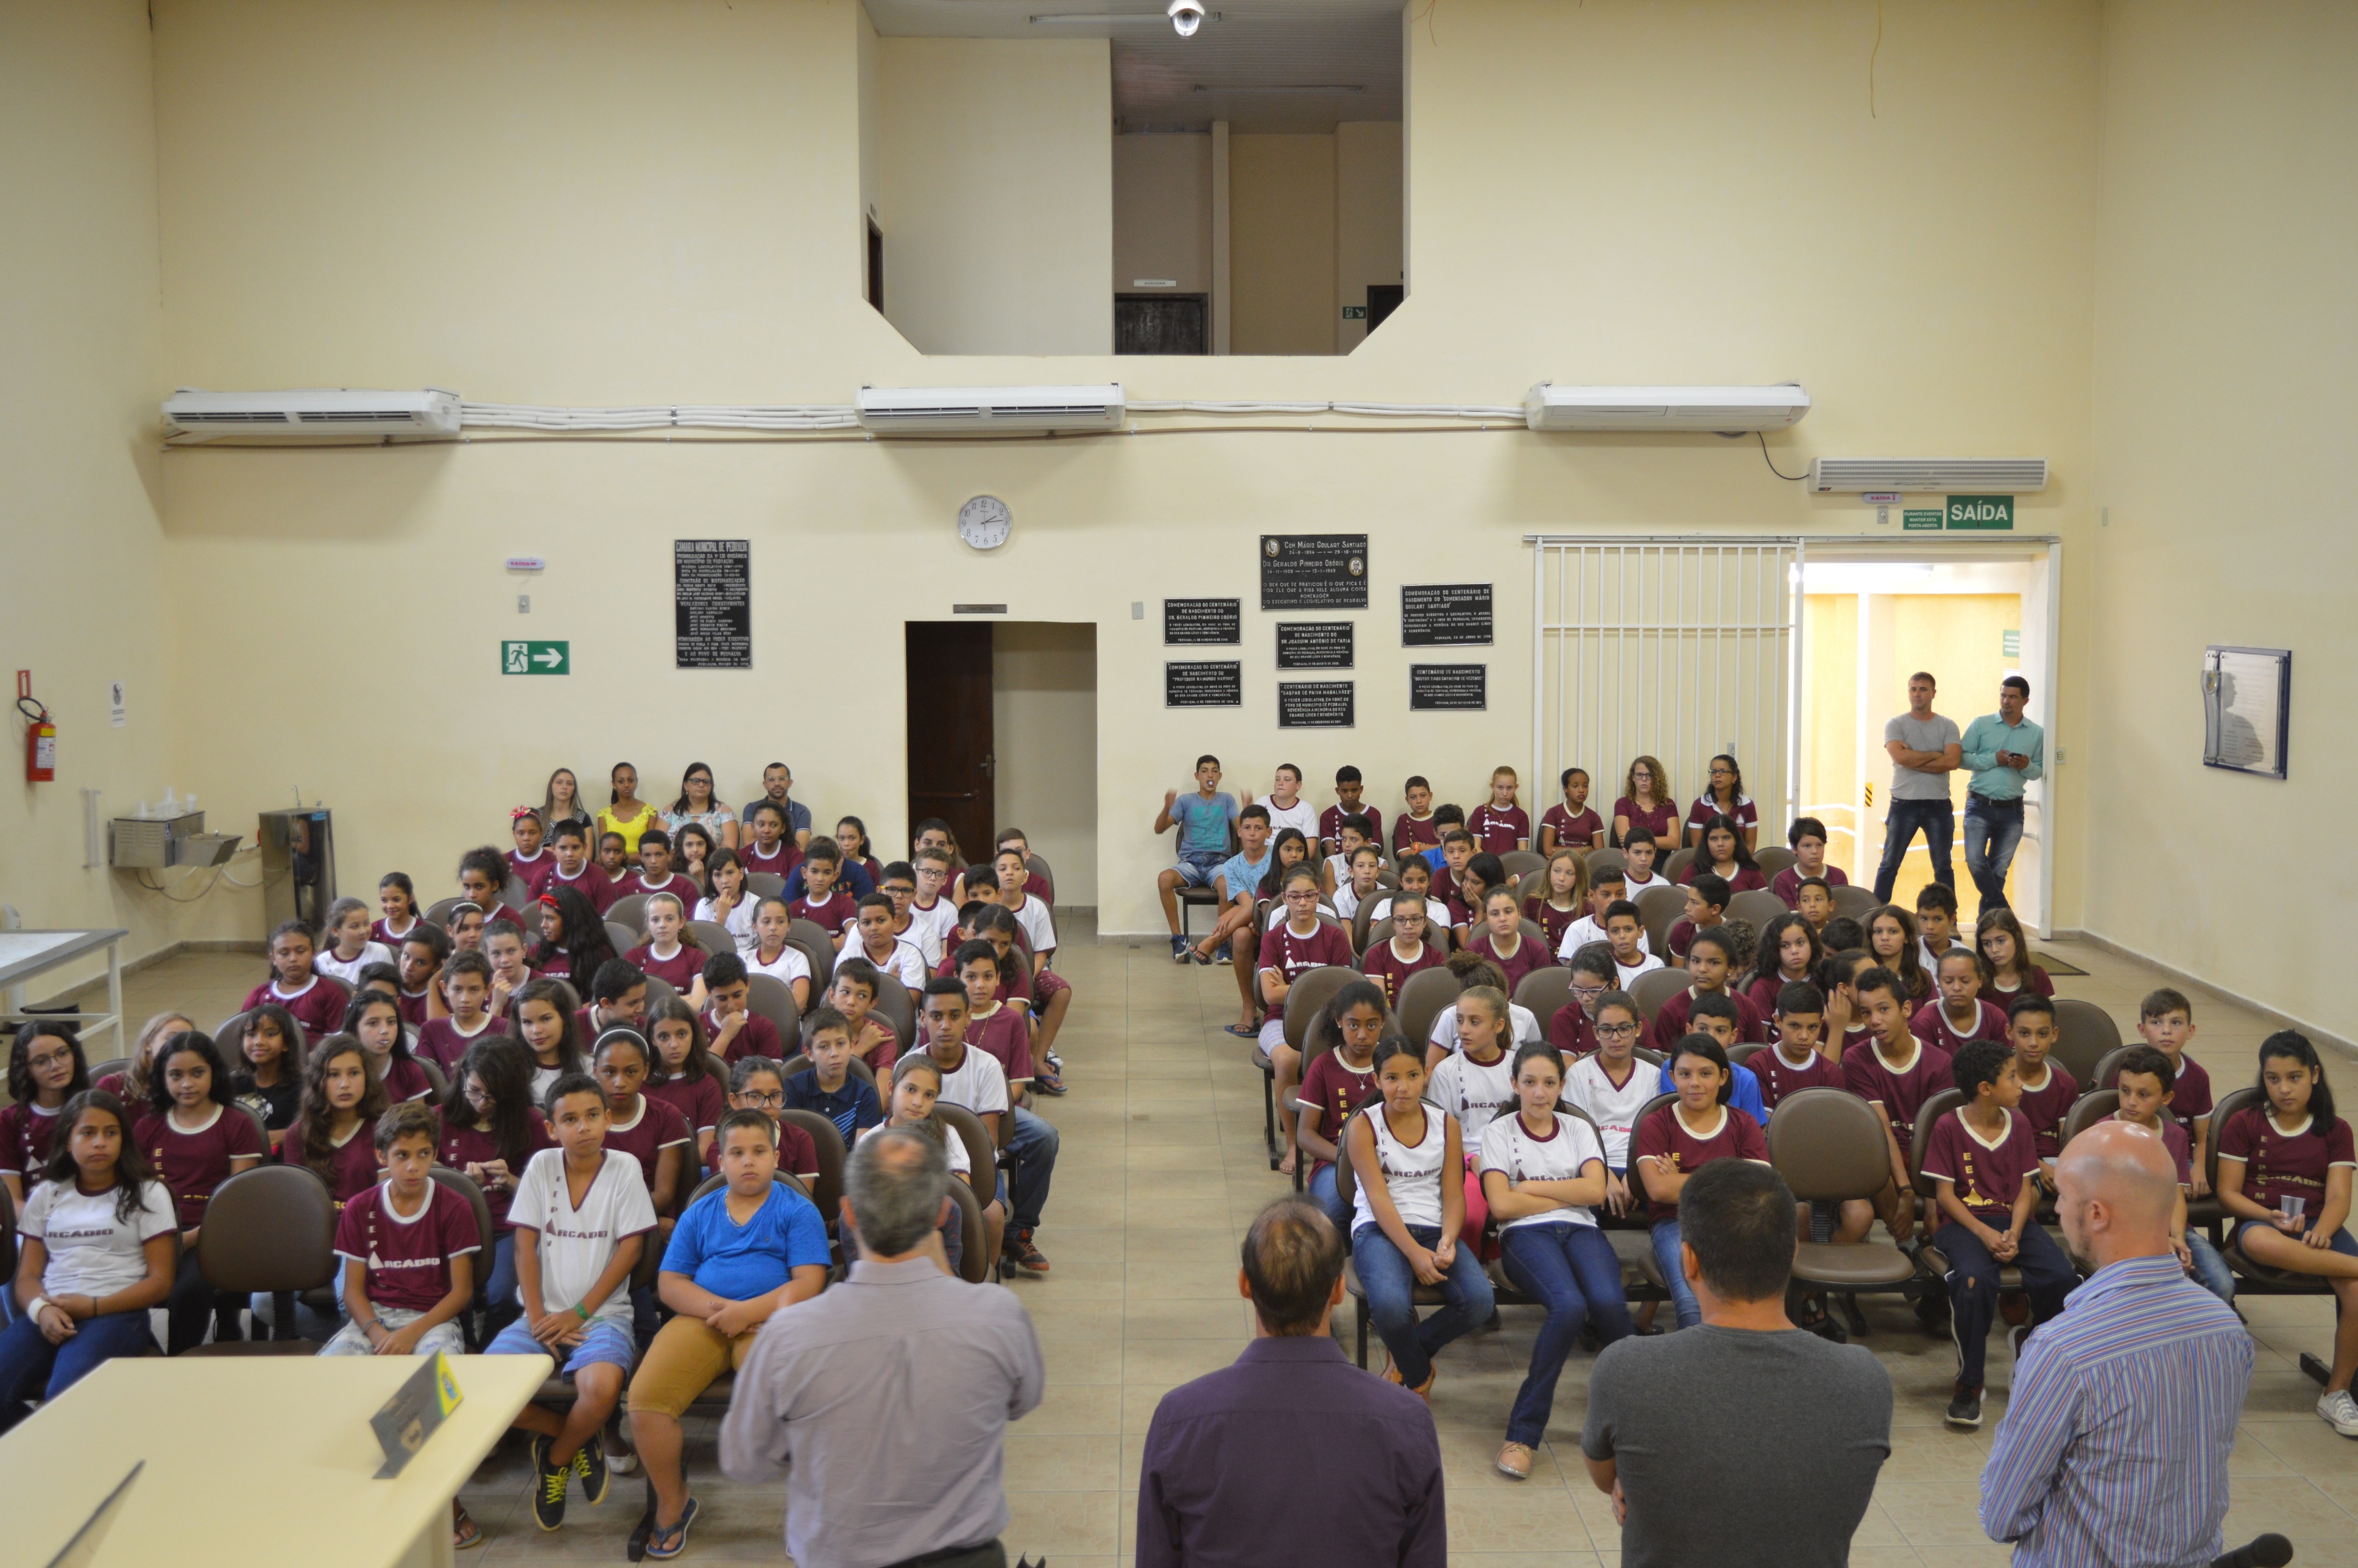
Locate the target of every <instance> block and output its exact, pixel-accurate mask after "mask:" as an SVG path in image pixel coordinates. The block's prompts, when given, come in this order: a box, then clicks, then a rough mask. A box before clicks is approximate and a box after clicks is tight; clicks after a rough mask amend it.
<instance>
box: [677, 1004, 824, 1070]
mask: <svg viewBox="0 0 2358 1568" xmlns="http://www.w3.org/2000/svg"><path fill="white" fill-rule="evenodd" d="M744 1016H745V1022H742V1023H741V1024H739V1025H738V1026H737V1033H736V1034H735V1036H734V1037H732V1038H731V1039H730V1042H729V1044H728V1047H727V1048H726V1049H725V1050H723V1051H722V1052H721V1053H720V1059H721V1060H722V1061H724V1062H726V1063H728V1064H729V1065H730V1066H732V1067H733V1066H735V1065H737V1064H738V1063H740V1062H741V1061H743V1060H744V1059H745V1058H746V1057H748V1056H766V1057H767V1058H769V1059H770V1060H771V1061H773V1062H783V1061H784V1060H785V1059H786V1049H785V1042H784V1041H783V1040H781V1039H780V1038H779V1037H778V1026H777V1025H776V1024H774V1023H773V1022H770V1021H769V1020H768V1019H766V1018H763V1016H762V1015H761V1014H760V1013H758V1012H752V1011H749V1012H747V1013H746V1014H745V1015H744ZM697 1022H698V1025H699V1026H700V1027H701V1028H702V1029H703V1031H704V1038H705V1039H706V1040H707V1041H715V1040H718V1039H719V1038H720V1015H719V1013H716V1012H710V1011H708V1012H706V1013H705V1014H704V1015H703V1016H702V1017H700V1018H698V1020H697ZM797 1044H799V1043H797ZM706 1049H707V1050H709V1049H711V1047H710V1046H709V1045H707V1046H706Z"/></svg>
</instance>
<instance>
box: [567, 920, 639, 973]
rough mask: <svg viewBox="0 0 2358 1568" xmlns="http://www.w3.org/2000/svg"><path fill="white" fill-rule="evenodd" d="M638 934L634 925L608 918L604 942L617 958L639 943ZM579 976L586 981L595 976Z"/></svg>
mask: <svg viewBox="0 0 2358 1568" xmlns="http://www.w3.org/2000/svg"><path fill="white" fill-rule="evenodd" d="M640 935H641V933H640V931H639V929H638V927H637V926H635V925H625V924H623V923H622V921H619V920H610V921H608V922H606V943H607V946H611V947H612V948H613V949H614V957H617V958H619V957H622V955H624V954H625V953H628V952H629V951H630V950H631V949H632V948H633V947H635V946H638V945H639V937H640ZM581 978H582V979H583V980H585V981H587V980H590V979H596V978H597V977H595V976H594V975H584V976H582V977H581Z"/></svg>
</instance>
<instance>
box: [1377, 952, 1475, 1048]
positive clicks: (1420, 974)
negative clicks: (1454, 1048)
mask: <svg viewBox="0 0 2358 1568" xmlns="http://www.w3.org/2000/svg"><path fill="white" fill-rule="evenodd" d="M1464 989H1466V988H1465V986H1464V985H1463V984H1462V983H1460V982H1459V980H1458V979H1457V977H1456V976H1455V975H1453V974H1451V973H1450V972H1449V971H1448V970H1447V969H1420V970H1418V971H1417V972H1416V973H1415V974H1413V975H1411V976H1410V977H1409V978H1408V983H1407V984H1406V985H1404V986H1402V987H1401V989H1400V995H1399V996H1397V997H1394V998H1393V999H1392V1008H1393V1011H1396V1012H1397V1013H1398V1014H1399V1015H1400V1032H1401V1033H1402V1034H1405V1035H1407V1036H1408V1037H1409V1039H1411V1040H1412V1041H1414V1042H1415V1043H1416V1044H1419V1045H1422V1044H1424V1042H1425V1039H1426V1037H1427V1036H1428V1035H1430V1034H1432V1033H1433V1020H1434V1019H1436V1018H1439V1017H1440V1016H1441V1010H1442V1009H1443V1008H1445V1007H1447V1006H1449V1005H1450V1003H1452V1002H1454V1001H1455V1000H1457V993H1458V992H1459V991H1461V990H1464Z"/></svg>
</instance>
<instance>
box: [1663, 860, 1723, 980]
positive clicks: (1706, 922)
mask: <svg viewBox="0 0 2358 1568" xmlns="http://www.w3.org/2000/svg"><path fill="white" fill-rule="evenodd" d="M1689 869H1690V870H1692V869H1693V868H1692V867H1691V868H1689ZM1686 885H1687V909H1686V914H1683V915H1682V916H1680V917H1679V918H1678V919H1677V920H1674V921H1672V922H1671V929H1670V932H1669V934H1668V935H1666V936H1665V937H1664V938H1663V941H1662V946H1665V947H1667V948H1669V949H1670V950H1671V964H1673V965H1683V964H1684V963H1685V961H1686V956H1687V948H1688V946H1689V945H1691V944H1692V943H1693V941H1694V938H1695V933H1696V932H1698V931H1710V930H1714V929H1715V928H1716V927H1717V926H1718V925H1720V923H1721V922H1722V921H1724V920H1725V919H1726V918H1727V901H1728V900H1729V899H1730V898H1731V897H1733V896H1734V895H1733V894H1731V893H1730V892H1728V891H1727V881H1726V879H1725V878H1723V877H1716V876H1714V875H1712V874H1711V873H1710V872H1709V871H1705V872H1704V874H1703V875H1702V876H1699V877H1694V878H1691V879H1687V884H1686Z"/></svg>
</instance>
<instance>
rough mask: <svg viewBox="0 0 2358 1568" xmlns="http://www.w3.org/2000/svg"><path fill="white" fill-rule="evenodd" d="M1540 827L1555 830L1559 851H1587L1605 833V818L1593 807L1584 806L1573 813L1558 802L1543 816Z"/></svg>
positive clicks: (1535, 847) (1556, 844)
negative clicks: (1598, 836)
mask: <svg viewBox="0 0 2358 1568" xmlns="http://www.w3.org/2000/svg"><path fill="white" fill-rule="evenodd" d="M1540 827H1541V829H1542V830H1544V829H1546V828H1550V827H1552V828H1554V829H1555V847H1556V848H1557V849H1587V848H1588V846H1589V845H1590V844H1592V843H1593V842H1595V838H1596V836H1597V835H1598V834H1599V833H1602V832H1604V831H1605V818H1603V817H1601V816H1597V815H1596V812H1595V808H1594V807H1592V806H1582V807H1581V808H1580V810H1579V811H1578V812H1573V811H1570V810H1567V809H1565V806H1564V804H1563V802H1562V801H1557V802H1556V803H1555V804H1554V805H1553V806H1549V807H1548V808H1547V810H1546V811H1545V812H1544V813H1542V814H1541V816H1540ZM1531 848H1532V849H1538V848H1539V846H1538V845H1537V844H1533V845H1532V846H1531Z"/></svg>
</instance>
